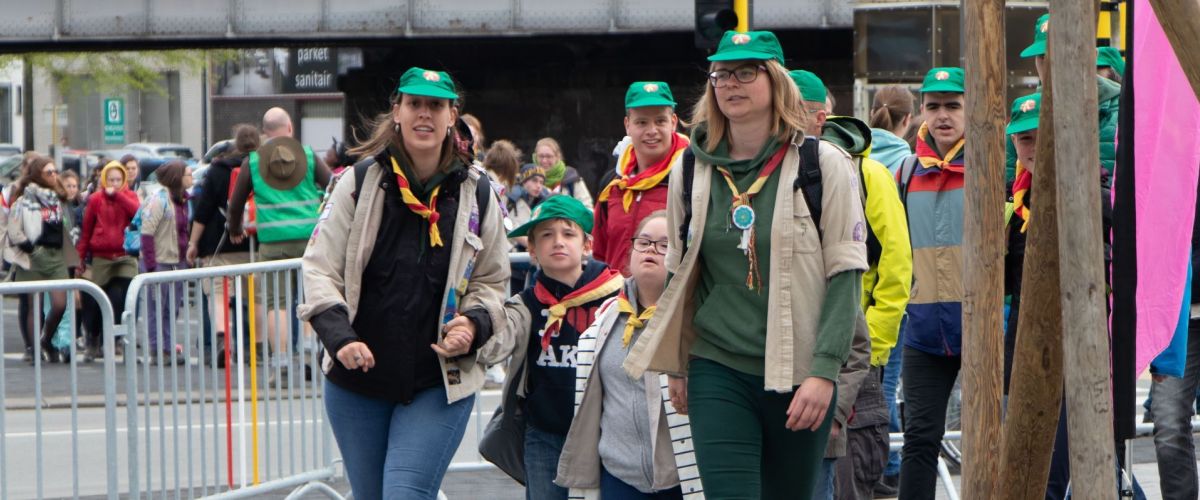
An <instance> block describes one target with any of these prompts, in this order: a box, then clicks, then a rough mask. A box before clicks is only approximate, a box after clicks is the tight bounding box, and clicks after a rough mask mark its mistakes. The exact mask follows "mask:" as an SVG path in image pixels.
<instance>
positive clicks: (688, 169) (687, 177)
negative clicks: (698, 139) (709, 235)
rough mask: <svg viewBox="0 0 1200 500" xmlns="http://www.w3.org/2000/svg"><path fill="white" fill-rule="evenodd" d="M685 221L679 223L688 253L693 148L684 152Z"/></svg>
mask: <svg viewBox="0 0 1200 500" xmlns="http://www.w3.org/2000/svg"><path fill="white" fill-rule="evenodd" d="M682 161H683V164H682V167H683V180H682V182H683V186H682V187H683V221H682V222H680V223H679V241H682V242H683V246H682V248H683V252H681V253H680V255H683V254H686V253H687V246H688V228H689V227H690V226H691V225H692V180H693V178H694V177H695V176H696V155H695V153H692V148H688V149H687V151H684V152H683V160H682Z"/></svg>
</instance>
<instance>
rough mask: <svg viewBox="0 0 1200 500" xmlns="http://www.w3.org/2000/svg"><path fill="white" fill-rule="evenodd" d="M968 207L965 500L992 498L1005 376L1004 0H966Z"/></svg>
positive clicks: (965, 225) (965, 214)
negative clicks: (970, 499)
mask: <svg viewBox="0 0 1200 500" xmlns="http://www.w3.org/2000/svg"><path fill="white" fill-rule="evenodd" d="M962 18H963V24H964V25H965V26H964V34H965V39H966V51H965V54H966V68H965V70H966V95H965V97H966V113H967V131H966V135H967V146H966V148H967V150H966V166H967V167H966V186H965V192H964V198H965V199H964V207H963V273H964V275H963V304H962V314H963V319H962V321H963V325H962V327H963V339H962V370H963V374H962V383H963V384H962V390H963V394H969V395H970V397H969V398H963V420H962V422H963V440H962V442H963V452H964V456H963V476H962V491H963V498H972V499H987V498H992V496H993V495H994V493H995V491H996V478H997V477H998V476H999V461H998V460H997V457H999V455H1000V442H1001V440H1000V436H1001V427H1000V425H1001V424H1000V392H1001V385H1002V382H1003V377H1004V367H1003V360H1004V335H1003V332H1001V331H1000V325H1001V324H1003V322H1004V317H1003V310H1004V199H1005V193H1004V168H1003V166H1004V124H1005V122H1006V121H1007V117H1008V113H1007V106H1006V105H1005V104H1006V103H1005V95H1006V93H1005V88H1006V85H1005V83H1007V71H1006V70H1005V59H1004V57H1005V56H1004V54H1005V50H1004V47H1005V41H1004V0H966V1H965V2H964V5H963V16H962Z"/></svg>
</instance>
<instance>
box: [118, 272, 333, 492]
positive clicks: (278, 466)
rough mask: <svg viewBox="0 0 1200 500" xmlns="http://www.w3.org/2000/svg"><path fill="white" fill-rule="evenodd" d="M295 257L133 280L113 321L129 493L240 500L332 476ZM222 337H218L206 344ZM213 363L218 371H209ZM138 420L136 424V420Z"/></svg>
mask: <svg viewBox="0 0 1200 500" xmlns="http://www.w3.org/2000/svg"><path fill="white" fill-rule="evenodd" d="M300 263H301V260H300V259H290V260H278V261H269V262H260V263H252V264H237V265H230V266H220V267H209V268H201V269H186V270H174V271H163V272H154V273H143V274H139V275H138V276H137V277H135V278H134V279H133V281H132V282H131V283H130V286H129V290H128V295H127V297H126V304H127V307H126V311H125V314H124V317H123V320H122V326H123V327H124V333H125V334H126V336H127V337H128V339H127V342H128V347H127V348H126V352H125V354H126V360H127V362H126V365H125V374H126V377H125V378H126V387H127V389H128V391H127V392H126V403H125V404H126V406H127V410H128V411H127V419H128V424H127V425H128V427H129V428H130V429H137V430H138V432H130V433H129V435H128V454H129V457H130V459H129V462H130V464H129V470H128V481H129V485H130V495H131V496H132V497H134V498H140V497H141V495H142V494H143V492H144V493H146V494H147V496H150V497H154V496H155V495H156V494H161V495H162V496H167V495H168V494H170V495H171V496H174V497H176V498H179V497H185V498H192V497H197V496H210V495H218V496H220V497H223V498H249V497H253V496H257V495H261V494H262V493H264V492H265V491H272V490H280V489H288V488H304V489H318V490H320V491H322V492H324V493H326V494H328V495H330V496H332V497H335V498H340V495H338V494H337V493H336V492H335V491H333V490H332V489H331V488H328V487H327V486H325V487H323V488H322V487H321V486H318V485H315V484H314V485H310V486H308V487H306V488H305V485H307V484H309V483H313V482H320V481H325V480H329V479H331V478H333V477H334V475H335V473H336V462H335V460H334V458H333V450H334V449H335V446H336V445H335V444H334V441H333V438H332V432H331V430H330V428H329V424H328V422H327V421H326V419H325V411H324V405H323V403H322V402H321V401H322V399H323V391H324V386H323V380H324V377H323V374H322V372H321V370H320V360H319V359H318V357H317V356H318V354H317V352H318V349H317V348H316V340H315V337H314V336H313V335H311V334H310V333H308V332H307V331H306V330H307V329H306V328H305V326H304V325H303V324H301V323H300V322H299V321H298V320H297V319H296V305H297V304H299V303H300V302H302V301H303V290H302V286H301V283H300ZM218 332H222V333H223V335H218ZM221 366H224V369H223V370H222V369H221ZM139 413H140V415H139Z"/></svg>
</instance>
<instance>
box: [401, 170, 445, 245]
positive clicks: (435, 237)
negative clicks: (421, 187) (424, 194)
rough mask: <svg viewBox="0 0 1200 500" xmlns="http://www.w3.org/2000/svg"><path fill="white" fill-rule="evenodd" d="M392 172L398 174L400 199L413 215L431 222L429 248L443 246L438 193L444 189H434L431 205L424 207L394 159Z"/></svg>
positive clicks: (430, 196)
mask: <svg viewBox="0 0 1200 500" xmlns="http://www.w3.org/2000/svg"><path fill="white" fill-rule="evenodd" d="M391 160H392V172H394V173H395V174H396V184H397V185H399V186H400V197H401V198H402V199H403V200H404V204H405V205H408V209H409V210H412V211H413V213H415V214H417V215H420V216H421V217H423V218H425V220H427V221H429V246H431V247H440V246H442V235H441V233H440V232H438V227H437V222H438V218H439V216H438V211H437V196H438V191H440V190H441V189H442V186H441V185H440V184H439V185H438V186H437V187H435V188H433V193H432V194H430V195H429V205H424V204H422V203H421V200H418V199H417V195H415V194H413V192H412V188H410V187H409V184H408V177H406V176H405V175H404V169H402V168H400V164H398V163H396V159H395V158H392V159H391Z"/></svg>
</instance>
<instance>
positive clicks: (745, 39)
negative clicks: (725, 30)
mask: <svg viewBox="0 0 1200 500" xmlns="http://www.w3.org/2000/svg"><path fill="white" fill-rule="evenodd" d="M730 41H731V42H733V44H734V45H745V44H747V43H750V35H747V34H745V33H738V34H736V35H733V38H731V39H730Z"/></svg>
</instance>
